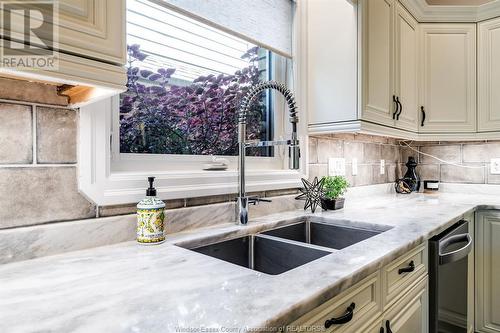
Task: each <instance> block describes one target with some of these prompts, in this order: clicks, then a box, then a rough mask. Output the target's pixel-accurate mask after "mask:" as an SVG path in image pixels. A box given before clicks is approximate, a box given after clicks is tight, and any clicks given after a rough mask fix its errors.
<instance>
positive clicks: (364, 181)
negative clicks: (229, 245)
mask: <svg viewBox="0 0 500 333" xmlns="http://www.w3.org/2000/svg"><path fill="white" fill-rule="evenodd" d="M411 147H413V148H414V149H415V150H417V151H419V152H420V153H418V152H416V151H415V150H412V149H410V148H408V147H405V146H404V144H402V143H400V140H398V139H394V138H387V137H379V136H371V135H364V134H335V135H320V136H313V137H310V141H309V148H310V149H309V170H310V174H309V177H310V178H313V177H315V176H317V177H321V176H325V175H327V173H328V158H331V157H340V158H345V162H346V177H347V179H348V180H349V182H350V183H351V185H352V186H362V185H373V184H379V183H386V182H393V181H395V180H396V179H397V178H399V177H401V176H402V175H403V174H404V173H405V172H406V166H405V163H406V162H407V161H408V157H409V156H413V157H414V158H415V160H416V161H417V162H418V167H417V173H418V174H419V176H420V177H421V179H422V180H425V179H429V180H430V179H432V180H440V181H441V182H444V183H462V184H500V175H496V174H491V172H490V160H491V159H492V158H500V141H473V142H467V141H464V142H454V141H453V142H449V141H425V142H418V141H416V142H412V143H411ZM430 155H432V156H435V157H437V158H438V159H436V158H434V157H431V156H430ZM353 158H356V159H357V163H358V174H357V175H356V176H353V175H352V159H353ZM381 159H383V160H385V165H386V172H385V174H383V175H381V174H380V172H379V171H380V160H381Z"/></svg>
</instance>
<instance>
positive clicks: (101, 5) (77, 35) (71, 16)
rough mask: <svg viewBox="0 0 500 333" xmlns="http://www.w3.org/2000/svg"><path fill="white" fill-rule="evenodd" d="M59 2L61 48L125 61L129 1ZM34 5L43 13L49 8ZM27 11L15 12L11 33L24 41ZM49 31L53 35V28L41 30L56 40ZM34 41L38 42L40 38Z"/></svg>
mask: <svg viewBox="0 0 500 333" xmlns="http://www.w3.org/2000/svg"><path fill="white" fill-rule="evenodd" d="M57 3H58V7H56V8H57V10H56V17H57V20H58V21H57V27H58V30H59V31H58V33H57V35H56V40H57V41H58V43H59V45H58V48H59V50H60V51H62V52H66V53H70V54H76V55H79V56H82V57H85V58H91V59H95V60H98V61H102V62H108V63H113V64H118V65H124V64H125V62H126V44H125V43H126V41H125V10H126V3H125V0H59V1H58V2H57ZM33 8H34V9H38V10H40V11H41V12H43V13H45V12H46V11H47V8H44V7H36V6H35V7H33ZM25 13H26V12H22V11H20V12H17V13H16V12H14V13H13V14H12V15H13V19H12V20H11V25H10V36H11V37H12V38H14V39H17V40H21V41H25V38H24V36H25V30H24V20H23V19H22V15H25ZM36 19H37V18H36V16H35V17H30V20H36ZM40 23H41V22H40ZM42 27H43V26H42ZM48 27H49V26H47V28H48ZM50 27H51V25H50ZM49 33H50V36H52V29H51V28H50V29H43V28H42V29H41V30H39V31H38V34H40V36H41V37H45V38H49V39H52V37H48V36H49V35H48V34H49ZM30 41H31V43H32V44H37V40H36V39H30ZM42 46H43V45H42Z"/></svg>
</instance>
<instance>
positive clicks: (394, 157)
mask: <svg viewBox="0 0 500 333" xmlns="http://www.w3.org/2000/svg"><path fill="white" fill-rule="evenodd" d="M381 149H382V158H381V159H383V160H385V162H386V163H398V162H399V158H400V154H399V147H398V146H394V145H382V146H381Z"/></svg>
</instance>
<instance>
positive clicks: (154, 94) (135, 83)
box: [120, 44, 267, 155]
mask: <svg viewBox="0 0 500 333" xmlns="http://www.w3.org/2000/svg"><path fill="white" fill-rule="evenodd" d="M127 49H128V73H127V75H128V82H127V88H128V91H127V92H125V93H123V94H121V103H120V151H121V152H122V153H150V154H188V155H237V154H238V147H237V142H238V138H237V111H238V108H239V106H240V103H241V99H242V97H243V96H244V95H245V93H246V92H247V91H248V89H249V88H250V87H251V86H252V85H254V84H256V83H258V82H259V78H260V74H261V73H260V71H259V68H258V66H257V61H258V58H259V56H258V47H254V48H252V49H250V50H248V52H246V53H245V54H244V55H243V56H242V59H246V60H248V66H247V67H245V68H243V69H241V70H238V71H237V72H235V73H234V74H233V75H225V74H219V75H208V76H200V77H198V78H196V79H195V80H193V82H192V83H190V84H188V85H187V86H178V85H174V84H172V83H170V81H171V77H172V75H173V74H174V73H175V69H174V68H160V69H158V70H157V71H156V72H152V71H150V70H144V69H140V68H139V66H138V65H139V64H140V62H142V61H144V60H145V59H146V58H147V56H148V55H147V54H145V53H143V52H141V49H140V46H139V45H137V44H135V45H129V46H128V47H127ZM265 118H266V113H265V103H264V99H263V98H261V99H259V100H258V101H256V102H255V103H254V106H253V107H252V109H251V110H250V112H249V116H248V125H247V126H248V127H247V128H248V129H247V133H248V139H265V135H266V133H267V128H266V125H265V124H266V119H265ZM262 152H263V151H262V150H257V149H256V150H252V151H249V155H262V154H263V153H262Z"/></svg>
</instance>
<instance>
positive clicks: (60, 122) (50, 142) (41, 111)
mask: <svg viewBox="0 0 500 333" xmlns="http://www.w3.org/2000/svg"><path fill="white" fill-rule="evenodd" d="M36 123H37V125H36V126H37V128H36V133H37V159H38V163H76V135H77V112H76V111H75V110H68V109H55V108H43V107H39V108H37V122H36Z"/></svg>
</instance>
